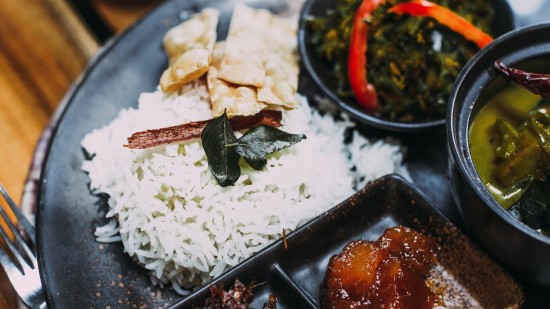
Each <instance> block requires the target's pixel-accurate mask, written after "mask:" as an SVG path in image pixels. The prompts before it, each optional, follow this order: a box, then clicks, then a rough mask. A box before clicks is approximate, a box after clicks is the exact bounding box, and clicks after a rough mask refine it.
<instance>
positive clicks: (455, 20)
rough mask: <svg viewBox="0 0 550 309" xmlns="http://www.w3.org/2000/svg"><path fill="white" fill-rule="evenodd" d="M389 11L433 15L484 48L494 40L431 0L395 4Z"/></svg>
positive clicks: (424, 15) (413, 0)
mask: <svg viewBox="0 0 550 309" xmlns="http://www.w3.org/2000/svg"><path fill="white" fill-rule="evenodd" d="M388 12H390V13H396V14H400V15H401V14H409V15H412V16H423V17H431V18H433V19H435V20H437V21H438V22H439V23H440V24H442V25H444V26H446V27H447V28H449V29H451V30H453V31H454V32H456V33H458V34H460V35H462V36H463V37H464V38H466V39H467V40H469V41H472V42H474V43H476V44H477V46H478V47H479V48H483V47H484V46H485V45H487V44H489V43H491V42H492V41H493V38H492V37H491V36H490V35H488V34H487V33H485V32H483V31H482V30H480V29H479V28H477V27H476V26H474V25H472V24H471V23H469V22H468V21H467V20H465V19H464V18H462V17H461V16H459V15H457V14H456V13H454V12H453V11H451V10H449V9H447V8H445V7H443V6H440V5H437V4H435V3H432V2H430V1H426V0H412V1H410V2H405V3H401V4H397V5H394V6H393V7H391V8H390V9H389V11H388Z"/></svg>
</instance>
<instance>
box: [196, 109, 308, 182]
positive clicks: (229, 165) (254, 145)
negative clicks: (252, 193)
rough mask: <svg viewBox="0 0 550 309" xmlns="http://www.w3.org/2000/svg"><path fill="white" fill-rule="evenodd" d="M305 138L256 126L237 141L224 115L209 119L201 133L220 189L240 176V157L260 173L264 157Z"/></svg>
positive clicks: (211, 169) (264, 164)
mask: <svg viewBox="0 0 550 309" xmlns="http://www.w3.org/2000/svg"><path fill="white" fill-rule="evenodd" d="M305 138H306V136H305V135H304V134H290V133H286V132H284V131H281V130H279V129H277V128H274V127H271V126H267V125H260V126H257V127H254V128H252V129H250V130H249V131H247V132H246V133H245V134H244V135H243V136H241V138H239V139H237V137H236V136H235V134H234V133H233V129H232V128H231V123H230V122H229V118H228V117H227V114H225V113H224V114H223V115H221V116H219V117H217V118H214V119H212V120H211V121H210V122H209V123H208V125H207V126H206V127H205V128H204V130H203V131H202V134H201V140H202V145H203V147H204V151H205V153H206V158H207V160H208V165H209V168H210V171H211V172H212V175H214V178H215V179H216V181H217V182H218V184H219V185H220V186H222V187H227V186H232V185H234V184H235V182H236V181H237V180H238V179H239V177H240V176H241V168H240V166H239V160H240V158H241V157H242V158H243V159H244V160H245V162H246V163H248V164H249V165H250V166H251V167H252V168H253V169H255V170H262V169H263V168H264V167H265V166H266V164H267V159H266V156H267V155H268V154H270V153H273V152H275V151H279V150H281V149H283V148H286V147H290V146H292V145H294V144H296V143H298V142H300V141H301V140H302V139H305Z"/></svg>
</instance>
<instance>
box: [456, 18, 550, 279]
mask: <svg viewBox="0 0 550 309" xmlns="http://www.w3.org/2000/svg"><path fill="white" fill-rule="evenodd" d="M497 59H498V60H501V61H502V62H504V63H505V64H506V65H508V66H513V67H518V68H521V69H524V70H530V71H537V72H550V23H548V24H539V25H535V26H529V27H525V28H521V29H518V30H515V31H513V32H510V33H507V34H505V35H504V36H501V37H499V38H498V39H496V40H495V41H494V42H492V43H491V44H490V45H488V46H486V47H485V48H484V49H482V50H481V51H480V52H479V53H478V54H477V55H476V56H475V57H474V58H472V59H471V60H470V61H469V62H468V64H467V65H466V66H465V67H464V69H463V70H462V72H461V73H460V75H459V77H458V79H457V81H456V83H455V85H454V87H453V90H452V93H451V97H450V101H449V110H448V113H447V134H448V137H449V140H448V147H449V165H448V176H449V179H450V182H451V188H452V194H453V198H454V200H455V202H456V203H457V205H458V207H459V211H460V213H461V215H462V217H463V219H464V221H465V222H466V224H467V226H468V227H469V228H470V229H471V231H472V232H473V233H474V234H475V236H476V237H477V238H478V240H479V242H480V243H481V244H482V245H483V247H484V248H485V249H486V250H487V251H489V253H490V254H491V255H493V257H494V258H495V259H497V260H498V261H500V262H501V263H502V264H504V265H505V266H506V267H507V268H508V269H509V270H510V271H511V272H512V273H514V274H515V275H517V276H518V277H520V278H523V279H525V280H528V281H530V282H532V283H534V284H536V285H539V286H542V287H545V288H550V237H547V236H543V235H541V234H540V233H538V232H537V231H535V230H533V229H531V228H530V227H528V226H527V225H525V224H523V223H522V222H520V221H518V220H516V219H515V218H513V217H512V216H511V215H510V214H509V213H508V212H507V211H506V210H504V209H503V208H502V207H501V206H500V205H499V204H498V203H497V202H496V201H495V199H494V198H493V197H492V196H491V194H490V193H489V191H488V190H487V189H486V188H485V186H484V184H483V182H482V181H481V179H480V177H479V176H478V174H477V172H476V170H475V167H474V164H473V161H472V158H471V154H470V150H469V147H468V130H469V128H470V124H471V122H472V119H473V118H474V116H475V115H476V113H477V112H478V111H479V110H480V108H481V107H482V105H483V104H484V102H486V101H487V100H486V99H487V98H489V97H491V96H492V95H494V94H495V93H496V92H497V91H498V90H500V89H502V88H503V87H504V86H505V85H506V83H505V82H504V80H503V79H502V78H500V77H496V76H495V74H494V73H493V72H492V71H491V69H490V67H492V64H493V62H494V61H495V60H497Z"/></svg>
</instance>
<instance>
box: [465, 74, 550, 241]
mask: <svg viewBox="0 0 550 309" xmlns="http://www.w3.org/2000/svg"><path fill="white" fill-rule="evenodd" d="M548 134H550V103H549V101H548V100H542V99H541V97H540V96H538V95H535V94H532V93H531V92H529V91H528V90H526V89H524V88H522V87H520V86H514V85H510V86H507V87H506V88H504V89H503V90H501V91H500V92H498V93H497V94H496V95H494V96H493V97H491V98H490V99H489V100H488V101H487V103H486V104H485V105H484V106H483V107H482V108H481V109H480V110H479V112H478V113H477V114H476V115H475V117H474V119H473V122H472V124H471V126H470V132H469V147H470V153H471V156H472V160H473V162H474V165H475V168H476V170H477V172H478V174H479V177H480V178H481V180H482V181H483V183H484V184H485V186H486V187H487V189H488V190H489V192H490V193H491V195H492V196H493V197H494V198H495V199H496V200H497V201H498V203H499V204H500V205H502V207H504V208H505V209H508V210H509V211H511V212H512V214H513V215H514V216H515V217H518V219H520V220H521V221H523V222H524V223H526V224H528V225H529V226H531V227H533V228H535V229H542V230H546V228H547V225H548V226H550V222H548V224H546V225H544V226H540V224H538V223H537V224H530V223H531V222H527V221H529V220H538V221H540V220H541V218H538V217H537V218H534V217H532V215H533V213H535V212H538V213H537V215H542V216H544V218H543V219H542V220H546V221H548V219H549V218H550V209H546V208H544V209H538V208H537V207H538V205H534V204H533V203H532V202H531V201H530V200H532V199H533V197H537V196H538V197H540V198H542V199H546V196H547V194H548V192H543V193H544V194H542V195H541V194H540V192H535V193H533V194H530V196H529V199H527V198H525V196H526V195H527V194H525V193H526V192H527V191H528V190H529V188H530V187H533V183H535V182H537V183H538V182H542V181H541V180H542V179H544V175H545V170H546V171H547V170H548V169H549V168H550V153H549V151H548V150H549V148H550V145H549V143H550V141H549V140H548V139H546V138H545V137H546V136H548ZM544 188H547V184H545V185H544ZM544 190H546V189H544ZM531 191H533V190H531ZM533 200H534V199H533ZM537 204H544V203H537ZM520 207H524V208H525V207H526V209H519V208H520ZM533 207H534V208H533ZM527 208H528V209H527ZM532 208H533V209H532ZM526 213H527V214H528V215H529V216H531V217H529V218H525V215H523V214H526Z"/></svg>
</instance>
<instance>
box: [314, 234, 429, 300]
mask: <svg viewBox="0 0 550 309" xmlns="http://www.w3.org/2000/svg"><path fill="white" fill-rule="evenodd" d="M437 250H438V245H437V243H436V242H435V241H434V240H433V239H431V238H430V237H428V236H425V235H423V234H421V233H419V232H417V231H415V230H413V229H410V228H406V227H403V226H396V227H393V228H389V229H386V231H385V232H384V234H383V235H382V236H381V237H380V238H378V240H376V241H364V240H356V241H352V242H349V243H348V244H347V245H346V246H345V247H344V249H343V250H342V252H341V253H340V254H339V255H336V256H333V257H332V258H331V259H330V262H329V265H328V269H327V272H326V274H325V281H326V293H325V297H324V303H323V305H324V306H323V307H324V308H417V309H421V308H433V306H434V305H435V304H437V300H438V297H437V294H436V293H435V292H434V291H433V289H432V288H430V286H429V284H428V283H427V281H426V278H427V277H428V275H429V272H430V269H431V267H432V266H433V265H434V264H435V263H436V252H437Z"/></svg>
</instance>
